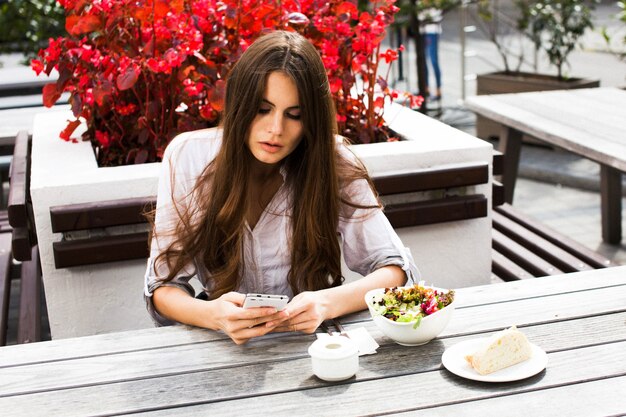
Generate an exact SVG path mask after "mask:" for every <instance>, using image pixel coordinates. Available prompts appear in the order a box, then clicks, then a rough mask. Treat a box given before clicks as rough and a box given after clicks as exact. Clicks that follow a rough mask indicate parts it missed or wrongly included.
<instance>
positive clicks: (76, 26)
mask: <svg viewBox="0 0 626 417" xmlns="http://www.w3.org/2000/svg"><path fill="white" fill-rule="evenodd" d="M99 27H100V18H99V17H98V16H94V15H85V16H76V15H72V16H67V17H66V18H65V30H67V31H68V33H69V34H70V35H74V36H79V35H82V34H85V33H89V32H94V31H96V30H97V29H98V28H99Z"/></svg>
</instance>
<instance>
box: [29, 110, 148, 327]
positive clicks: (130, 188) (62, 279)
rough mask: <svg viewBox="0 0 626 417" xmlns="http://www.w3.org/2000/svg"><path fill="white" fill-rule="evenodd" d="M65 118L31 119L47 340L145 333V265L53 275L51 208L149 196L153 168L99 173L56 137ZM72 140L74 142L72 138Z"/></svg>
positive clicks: (87, 152) (83, 152)
mask: <svg viewBox="0 0 626 417" xmlns="http://www.w3.org/2000/svg"><path fill="white" fill-rule="evenodd" d="M70 116H71V113H67V112H59V113H46V114H40V115H38V116H37V117H36V118H35V126H34V130H33V149H32V164H31V185H30V189H31V197H32V201H33V210H34V215H35V227H36V229H37V239H38V242H39V252H40V256H41V268H42V272H43V284H44V290H45V293H46V302H47V306H48V318H49V320H50V331H51V334H52V337H53V338H54V339H58V338H65V337H74V336H84V335H92V334H99V333H108V332H112V331H120V330H131V329H141V328H146V327H151V326H152V322H151V320H150V319H149V317H148V315H147V314H146V310H145V307H144V306H143V300H142V294H143V275H144V272H145V265H146V262H145V261H144V260H135V261H124V262H114V263H107V264H99V265H92V266H84V267H73V268H63V269H56V268H55V266H54V257H53V253H52V242H55V241H60V240H61V238H62V234H61V233H52V230H51V223H50V207H53V206H60V205H66V204H78V203H86V202H94V201H106V200H111V199H122V198H134V197H149V196H154V195H156V191H157V178H158V177H157V176H158V170H159V165H160V164H144V165H137V166H125V167H116V168H98V166H97V164H96V160H95V157H94V154H93V150H92V147H91V144H90V143H89V142H80V143H76V144H74V143H69V142H64V141H62V140H61V139H59V137H58V133H59V132H60V131H61V130H62V129H63V127H64V125H65V121H66V120H67V119H68V118H70ZM77 137H78V136H77Z"/></svg>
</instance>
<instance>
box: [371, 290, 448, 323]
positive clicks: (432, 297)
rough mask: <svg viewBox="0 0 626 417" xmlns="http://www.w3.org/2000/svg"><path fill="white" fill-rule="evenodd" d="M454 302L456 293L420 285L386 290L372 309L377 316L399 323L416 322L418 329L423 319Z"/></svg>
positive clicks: (373, 303)
mask: <svg viewBox="0 0 626 417" xmlns="http://www.w3.org/2000/svg"><path fill="white" fill-rule="evenodd" d="M452 301H454V291H453V290H448V291H445V292H444V291H438V290H435V289H433V288H425V287H423V286H422V285H421V283H420V284H417V285H414V286H412V287H404V288H400V287H393V288H385V293H384V294H382V295H380V294H377V295H376V296H375V298H374V300H373V302H372V307H373V308H374V311H375V312H376V313H377V314H380V315H381V316H383V317H386V318H388V319H389V320H393V321H396V322H398V323H411V322H413V321H415V324H414V325H413V328H414V329H416V328H417V327H418V326H419V325H420V322H421V321H422V317H426V316H429V315H431V314H433V313H436V312H437V311H439V310H441V309H442V308H444V307H446V306H448V305H450V304H451V303H452Z"/></svg>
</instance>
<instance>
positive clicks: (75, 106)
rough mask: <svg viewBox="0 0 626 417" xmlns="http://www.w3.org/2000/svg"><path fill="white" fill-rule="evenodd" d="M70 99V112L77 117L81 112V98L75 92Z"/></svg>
mask: <svg viewBox="0 0 626 417" xmlns="http://www.w3.org/2000/svg"><path fill="white" fill-rule="evenodd" d="M70 101H71V103H72V114H74V117H76V118H78V117H79V116H80V115H81V113H82V112H83V100H82V99H81V98H80V96H79V95H78V94H75V95H73V96H72V99H71V100H70Z"/></svg>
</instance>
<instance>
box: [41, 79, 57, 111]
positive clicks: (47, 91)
mask: <svg viewBox="0 0 626 417" xmlns="http://www.w3.org/2000/svg"><path fill="white" fill-rule="evenodd" d="M60 97H61V93H60V92H59V90H57V85H56V83H51V84H46V85H44V86H43V105H44V106H46V107H52V106H54V103H56V102H57V100H58V99H59V98H60Z"/></svg>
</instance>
